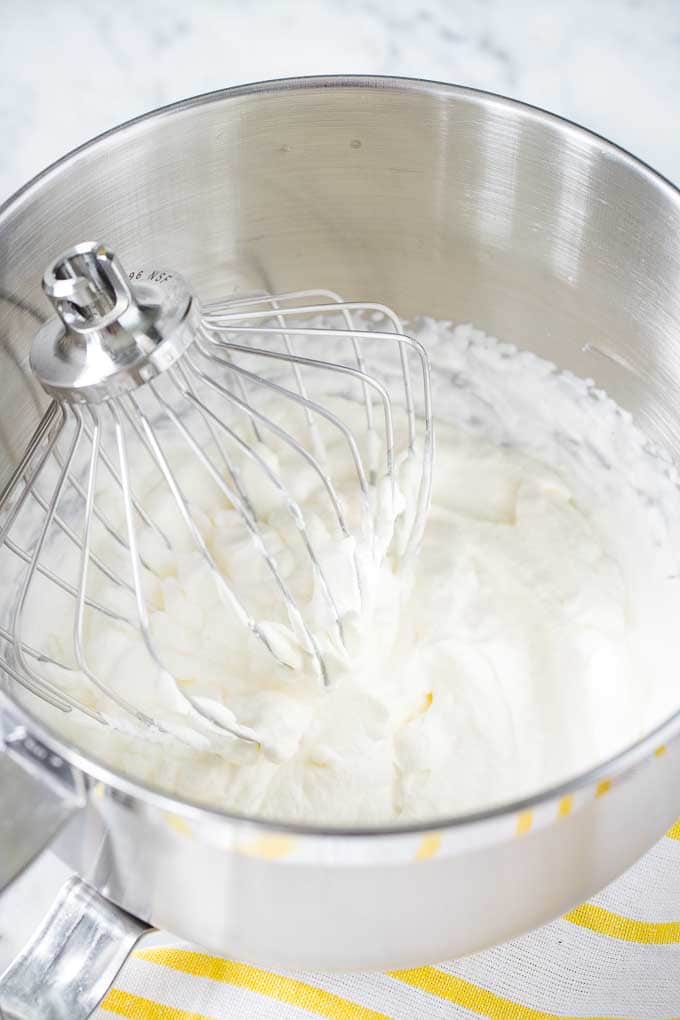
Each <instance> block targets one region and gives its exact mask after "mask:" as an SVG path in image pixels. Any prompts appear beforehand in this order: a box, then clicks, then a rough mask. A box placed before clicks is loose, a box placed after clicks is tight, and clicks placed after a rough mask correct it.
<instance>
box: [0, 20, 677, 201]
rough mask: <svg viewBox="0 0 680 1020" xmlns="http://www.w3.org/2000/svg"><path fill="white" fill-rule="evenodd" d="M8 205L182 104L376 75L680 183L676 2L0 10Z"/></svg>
mask: <svg viewBox="0 0 680 1020" xmlns="http://www.w3.org/2000/svg"><path fill="white" fill-rule="evenodd" d="M0 13H1V14H2V17H3V25H2V32H0V137H1V138H2V145H0V201H2V200H3V199H4V198H5V197H7V196H8V195H9V194H10V193H11V192H12V191H14V190H15V189H16V188H18V187H19V186H20V185H21V184H22V183H23V182H25V181H26V180H28V179H29V178H30V177H31V176H32V175H33V174H34V173H36V172H37V171H38V170H40V169H41V168H43V167H44V166H46V165H47V164H48V163H50V162H51V161H52V160H54V159H56V158H57V157H59V156H60V155H62V154H63V153H64V152H66V151H67V150H69V149H71V148H73V147H74V146H76V145H78V144H79V143H80V142H82V141H84V140H86V139H88V138H90V137H92V136H93V135H96V134H98V133H99V132H100V131H103V130H105V129H106V128H109V127H111V126H113V125H114V124H117V123H120V122H121V121H123V120H126V119H127V118H129V117H133V116H135V115H136V114H139V113H143V112H144V111H146V110H150V109H152V108H154V107H156V106H159V105H162V104H164V103H169V102H172V101H173V100H175V99H180V98H183V97H185V96H189V95H193V94H196V93H199V92H205V91H208V90H211V89H217V88H223V87H224V86H227V85H233V84H237V83H241V82H246V81H253V80H257V79H263V78H275V77H285V76H291V75H305V74H334V73H335V74H337V73H343V72H344V73H378V74H395V75H413V76H417V77H424V78H437V79H442V80H447V81H455V82H459V83H461V84H466V85H473V86H476V87H478V88H484V89H490V90H492V91H496V92H501V93H505V94H507V95H511V96H515V97H517V98H519V99H524V100H527V101H528V102H532V103H536V104H538V105H540V106H544V107H546V108H547V109H549V110H553V111H555V112H557V113H560V114H563V115H564V116H567V117H570V118H572V119H574V120H576V121H579V122H580V123H582V124H585V125H586V126H588V127H591V128H593V129H595V130H596V131H599V132H601V133H602V134H605V135H607V136H608V137H610V138H612V139H613V140H614V141H616V142H619V143H620V144H622V145H624V146H625V147H626V148H629V149H630V150H631V151H633V152H634V153H635V154H636V155H639V156H640V157H642V158H643V159H645V160H646V161H648V162H649V163H651V164H652V165H653V166H654V167H656V168H657V169H658V170H660V171H661V172H662V173H664V174H666V175H667V176H668V177H670V178H672V179H674V180H676V181H680V131H678V130H677V119H676V115H677V109H678V97H680V2H678V0H644V2H642V0H569V2H566V0H512V2H509V0H420V2H410V0H191V2H189V0H184V2H179V0H144V2H143V3H139V2H136V0H115V3H111V2H110V0H106V2H104V0H28V2H27V0H1V2H0Z"/></svg>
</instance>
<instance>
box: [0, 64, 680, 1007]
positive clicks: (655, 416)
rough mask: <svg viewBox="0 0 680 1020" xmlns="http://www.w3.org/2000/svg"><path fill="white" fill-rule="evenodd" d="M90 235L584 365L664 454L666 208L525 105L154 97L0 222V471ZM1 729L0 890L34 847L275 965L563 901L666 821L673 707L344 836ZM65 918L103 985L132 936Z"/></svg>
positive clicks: (497, 933) (594, 144)
mask: <svg viewBox="0 0 680 1020" xmlns="http://www.w3.org/2000/svg"><path fill="white" fill-rule="evenodd" d="M86 237H96V238H103V239H105V240H106V241H107V243H109V244H111V245H112V246H113V247H114V248H115V249H116V250H117V251H118V252H119V254H120V255H121V257H122V258H123V260H124V262H125V264H127V265H128V266H134V265H135V264H136V263H142V264H146V265H150V264H152V263H153V262H154V260H158V262H159V263H160V264H161V265H163V266H168V265H169V266H173V267H175V268H176V269H177V270H178V271H180V272H182V273H184V274H185V275H186V276H187V277H188V278H189V279H191V280H192V281H193V283H194V285H195V286H196V289H197V290H198V293H199V294H200V295H201V296H202V297H203V298H205V299H210V298H212V297H217V296H218V295H221V294H224V293H225V292H226V293H228V292H229V291H231V290H234V291H236V290H251V289H254V288H257V289H259V288H262V287H265V288H267V289H270V290H275V291H276V290H288V289H297V288H298V287H317V286H318V287H332V288H333V289H335V290H336V291H339V292H341V293H343V294H345V295H348V296H350V297H351V298H353V299H366V298H370V299H372V300H380V301H384V302H386V303H387V304H389V305H392V306H394V307H395V308H397V309H398V310H399V311H400V312H401V313H403V314H405V315H408V314H410V313H417V312H423V311H427V312H429V313H431V314H434V315H436V316H440V317H451V318H454V319H456V320H472V321H474V322H475V323H476V324H478V325H479V326H481V327H482V328H483V329H485V330H487V331H489V332H492V333H497V334H500V335H502V336H503V337H505V338H507V339H509V340H513V341H516V342H517V343H518V344H520V345H522V346H525V347H528V348H531V349H533V350H535V351H536V352H537V353H539V354H541V355H543V356H545V357H547V358H549V359H551V360H553V361H555V362H557V363H558V364H559V365H560V366H562V367H564V368H570V369H573V370H574V371H575V372H577V373H578V374H580V375H584V376H591V377H593V378H595V379H596V380H597V382H598V383H600V384H601V385H602V386H604V387H605V388H606V389H607V390H608V391H609V393H610V394H611V395H612V396H613V397H614V398H615V399H616V400H617V401H619V402H620V403H621V404H622V405H623V406H625V407H627V408H629V409H630V410H631V411H633V412H634V413H635V414H636V415H637V418H638V421H639V423H640V425H641V426H642V427H643V428H645V429H646V430H647V431H648V432H649V434H650V435H651V436H652V437H653V438H655V439H660V440H661V441H662V442H663V443H665V444H666V446H667V447H668V448H669V449H670V451H671V452H673V453H674V454H676V455H677V454H680V400H679V399H678V393H677V390H678V381H679V373H680V194H679V193H678V192H677V191H676V190H675V189H674V188H673V187H672V186H671V185H669V184H668V183H666V182H665V181H663V180H662V179H661V178H660V177H658V176H657V175H656V174H655V173H653V172H652V171H651V170H649V169H648V168H647V167H645V166H643V165H642V164H641V163H639V162H637V161H636V160H635V159H633V158H632V157H631V156H629V155H628V154H627V153H625V152H623V151H621V150H620V149H618V148H616V147H614V146H613V145H611V144H609V143H608V142H606V141H604V140H603V139H601V138H598V137H596V136H595V135H592V134H589V133H587V132H586V131H583V130H581V129H580V128H577V127H575V126H573V125H572V124H569V123H567V122H565V121H563V120H559V119H557V118H555V117H552V116H549V115H548V114H546V113H543V112H541V111H539V110H536V109H532V108H529V107H527V106H522V105H520V104H518V103H514V102H511V101H509V100H506V99H501V98H499V97H497V96H492V95H485V94H482V93H479V92H473V91H470V90H466V89H462V88H457V87H454V86H449V85H441V84H435V83H428V82H420V81H407V80H399V79H385V78H334V79H333V78H331V79H318V78H317V79H304V80H296V81H283V82H274V83H265V84H260V85H253V86H248V87H244V88H236V89H231V90H228V91H226V92H220V93H215V94H213V95H208V96H204V97H200V98H197V99H192V100H189V101H187V102H184V103H179V104H177V105H175V106H173V107H170V108H168V109H165V110H161V111H159V112H157V113H153V114H151V115H149V116H146V117H142V118H141V119H139V120H136V121H133V122H132V123H130V124H127V125H125V126H123V127H121V128H119V129H117V130H115V131H112V132H110V133H108V134H106V135H103V136H102V137H100V138H99V139H97V140H95V141H94V142H92V143H90V144H88V145H86V146H84V147H83V148H81V149H79V150H78V151H76V152H75V153H72V154H71V155H70V156H67V157H66V158H65V159H63V160H62V161H61V162H59V163H58V164H56V165H55V166H53V167H52V168H51V169H49V170H47V171H46V172H45V173H44V174H42V175H41V176H40V177H38V178H37V179H36V180H34V181H33V182H32V183H31V184H29V185H28V186H27V187H26V188H25V189H24V190H23V191H21V192H20V193H19V194H17V195H16V196H15V197H14V198H13V199H11V200H10V202H8V203H7V205H5V206H4V208H3V209H2V211H0V341H1V343H2V348H1V350H0V359H1V360H0V385H1V394H2V399H1V403H0V483H1V482H2V481H3V480H5V479H6V478H7V477H8V475H9V472H10V470H11V468H12V467H13V465H14V464H15V463H16V461H17V458H18V456H19V454H20V451H21V450H22V448H23V447H24V445H25V444H26V442H27V440H28V438H29V436H30V434H31V432H32V430H33V429H34V427H35V425H36V423H37V421H38V416H39V407H40V405H41V397H40V396H39V394H38V391H37V389H36V386H35V385H34V384H33V383H32V382H31V380H30V378H29V375H28V369H27V352H28V347H29V342H30V339H31V336H32V334H33V332H34V330H35V328H36V325H37V324H38V322H39V321H40V319H41V318H42V317H43V315H44V314H46V313H47V311H48V309H47V306H46V302H45V300H44V299H43V297H42V296H41V293H40V287H39V280H40V273H41V270H42V267H43V266H44V265H45V264H46V263H47V262H48V261H49V260H50V259H52V258H53V257H55V256H56V255H57V254H58V253H59V252H60V251H62V249H64V248H65V247H68V246H69V245H71V244H72V243H73V242H74V241H79V240H82V239H83V238H86ZM225 283H226V286H225ZM679 700H680V699H679ZM3 717H4V734H5V737H4V743H5V751H6V754H5V756H4V758H0V762H1V764H0V783H1V784H2V785H1V786H0V833H2V836H1V839H2V843H1V845H2V862H1V864H0V872H1V873H2V874H1V875H0V877H1V878H2V880H4V881H5V882H6V881H8V880H9V878H10V877H11V875H12V874H14V873H15V872H16V871H18V870H19V869H20V868H21V867H22V866H23V865H24V864H25V863H26V862H27V861H28V860H29V859H30V858H31V857H32V856H33V854H34V853H35V852H37V851H38V849H40V847H42V846H43V845H44V844H46V843H47V842H48V841H49V840H54V844H53V845H54V848H55V849H56V850H57V852H58V853H59V854H60V855H61V856H62V857H63V859H64V860H65V861H67V862H68V863H69V864H70V865H72V866H73V868H74V869H75V870H76V871H77V872H78V874H79V875H80V876H82V878H83V879H84V880H86V881H87V882H88V883H89V884H90V886H91V887H92V888H93V889H94V890H98V891H99V893H101V894H102V895H103V896H104V897H107V898H108V899H109V900H110V901H113V902H114V903H116V904H119V905H121V906H122V907H124V908H126V910H127V911H129V912H131V913H132V914H133V915H135V916H136V917H137V918H141V919H143V920H144V921H147V922H150V923H152V924H154V925H157V926H160V927H163V928H167V929H170V930H171V931H173V932H176V933H178V934H181V935H183V936H184V937H186V938H187V939H192V940H194V941H196V942H199V943H201V944H202V945H204V946H207V947H210V948H212V949H214V950H219V951H224V952H227V953H229V954H231V955H234V956H236V957H239V958H241V959H244V960H249V961H255V962H258V963H265V964H270V965H274V966H283V967H300V966H304V967H308V968H337V969H341V968H385V967H407V966H411V965H416V964H421V963H423V962H425V961H428V962H431V961H435V960H441V959H444V958H447V957H455V956H457V955H460V954H464V953H470V952H472V951H473V950H477V949H480V948H482V947H484V946H488V945H490V944H492V943H496V942H499V941H502V940H504V939H507V938H510V937H511V936H513V935H516V934H518V933H519V932H521V931H524V930H526V929H529V928H531V927H533V926H535V925H539V924H541V923H542V922H544V921H546V920H548V919H549V918H552V917H554V916H556V915H558V914H559V913H561V912H562V911H564V910H565V909H566V908H568V907H570V906H572V905H574V904H575V903H577V902H579V901H581V900H583V899H584V898H586V897H587V896H589V895H590V894H592V893H593V892H594V891H595V890H596V889H599V888H600V887H602V886H603V885H605V884H606V883H607V882H608V881H610V880H611V879H613V878H614V877H615V876H616V875H618V874H619V873H620V872H621V871H623V870H624V869H625V868H626V867H627V866H628V865H629V864H631V863H632V862H633V861H634V860H635V859H636V858H637V857H638V856H639V855H640V854H641V853H643V852H644V851H645V850H646V849H647V848H648V847H649V846H650V845H651V844H652V843H654V841H655V840H656V839H658V838H659V837H660V836H661V834H662V833H663V832H664V830H665V828H666V827H667V826H668V825H669V824H670V823H671V822H672V820H673V819H674V818H675V816H677V815H678V814H680V740H679V739H678V732H679V731H680V715H679V716H674V717H673V718H672V719H670V720H668V722H667V723H666V724H665V725H664V726H662V727H661V728H660V729H659V730H658V731H657V732H656V733H654V734H651V735H650V736H649V737H648V738H647V739H645V740H643V741H642V742H641V743H639V744H638V745H636V746H635V747H633V748H630V749H628V750H627V751H626V752H625V753H624V754H621V755H619V756H618V757H617V758H616V759H615V760H613V761H610V762H607V763H606V764H605V765H603V766H602V767H601V768H599V769H597V770H595V771H593V772H590V773H589V774H588V775H584V776H580V777H577V778H575V779H574V780H573V782H569V783H567V784H565V785H564V786H563V787H561V788H560V789H556V790H551V791H547V792H545V793H543V794H541V795H540V796H537V797H535V798H533V799H531V800H529V801H526V802H524V803H521V804H512V805H508V806H507V807H504V808H502V809H499V810H496V811H491V812H486V813H484V814H482V815H479V816H477V817H467V818H455V819H451V820H449V821H447V822H445V823H441V824H437V825H436V826H434V827H432V826H430V827H425V826H411V827H406V826H404V827H397V828H395V829H393V830H389V831H388V830H386V829H383V830H381V831H361V832H359V831H355V832H337V831H336V832H333V831H323V832H322V831H320V830H314V829H303V828H301V827H290V828H286V827H279V828H277V827H273V826H271V825H264V824H260V823H257V822H253V821H249V820H244V819H239V818H234V817H230V816H228V815H226V814H223V813H220V812H218V811H210V810H207V809H204V808H200V807H196V806H192V805H189V804H186V803H181V802H179V801H176V800H174V799H172V798H171V797H168V796H164V795H163V794H162V793H161V792H159V791H157V790H150V789H147V788H145V787H143V786H141V785H140V784H138V783H136V782H133V781H131V780H129V779H126V778H124V777H123V776H121V775H119V774H116V773H114V772H113V771H112V770H111V769H109V768H107V767H106V766H105V765H104V764H103V763H100V762H97V761H95V760H93V759H90V758H85V757H84V756H83V755H82V754H79V753H78V751H77V750H76V749H75V748H73V747H66V746H64V744H63V742H62V741H60V740H59V738H58V737H57V736H55V735H54V734H52V733H48V732H46V731H45V729H44V727H43V726H40V725H38V724H37V723H36V721H35V720H34V719H32V718H30V717H29V716H28V714H27V713H26V711H25V710H22V709H20V708H19V707H18V706H17V705H16V704H14V703H12V701H11V698H7V699H5V700H4V702H3ZM455 781H456V777H455V776H451V782H452V783H455ZM67 906H68V910H67V911H61V912H60V914H59V915H58V917H61V918H62V919H63V918H64V917H65V916H68V917H69V918H72V917H73V916H78V913H79V911H81V910H85V911H86V913H87V916H88V924H89V925H90V926H91V927H90V928H89V929H87V930H88V931H96V930H98V931H99V938H100V940H101V941H100V942H99V943H97V945H108V950H107V953H105V954H104V956H103V957H101V958H100V959H101V960H102V962H101V964H100V965H99V972H100V985H98V986H97V987H98V988H99V990H100V991H101V990H102V989H103V987H104V985H105V983H106V980H107V978H108V977H109V976H110V972H111V971H112V970H113V969H115V967H116V966H117V965H118V964H119V963H120V958H121V952H120V951H116V950H115V947H114V948H112V946H114V943H115V942H116V940H117V938H118V936H119V935H120V936H121V938H122V939H123V942H126V941H127V942H128V943H129V942H130V941H131V940H132V938H134V936H135V934H136V932H137V931H138V930H141V929H140V928H139V927H138V926H136V923H135V922H134V921H131V920H130V919H127V918H124V917H123V916H122V914H120V912H117V911H116V910H115V909H114V908H110V907H108V906H107V905H106V903H105V902H104V900H103V899H101V898H100V897H99V896H98V895H97V894H96V893H95V892H92V891H88V890H87V889H85V888H83V887H82V886H79V887H78V888H77V889H76V890H75V892H73V891H72V892H71V895H70V900H69V903H68V904H67ZM69 911H70V913H69ZM55 925H56V928H55ZM116 926H118V927H116ZM67 927H68V926H67ZM56 929H59V922H58V920H57V921H55V922H54V923H53V924H52V926H51V927H50V929H49V933H48V936H45V937H44V938H43V943H42V950H43V961H44V960H47V961H48V963H49V964H50V966H51V967H52V971H51V974H52V983H53V985H56V986H57V987H58V990H59V994H58V995H57V994H56V993H55V996H56V997H55V998H54V1001H53V1002H52V1005H51V1006H50V1008H51V1009H53V1013H50V1014H49V1015H53V1016H55V1017H56V1016H59V1015H64V1016H66V1015H68V1016H69V1017H70V1018H73V1017H75V1016H77V1015H81V1013H79V1012H78V1010H79V1009H80V1010H81V1012H82V1010H83V1009H84V1008H85V1007H84V1005H83V1002H85V1000H84V999H83V997H82V995H83V994H84V993H81V994H80V998H79V1000H78V1003H79V1004H75V1005H74V1002H75V1000H74V999H73V997H72V998H71V999H69V998H68V996H69V995H70V994H71V995H72V992H70V991H69V987H68V977H67V971H68V966H66V967H65V966H64V961H66V962H67V963H68V961H69V953H71V954H76V958H78V953H79V952H81V951H82V944H80V945H79V944H78V940H77V939H75V937H74V936H72V935H69V934H68V931H71V929H68V931H67V932H66V933H65V929H64V927H63V924H62V926H61V928H60V929H59V930H58V931H57V930H56ZM76 930H79V931H81V933H82V926H81V927H80V928H79V929H78V928H77V929H76ZM46 939H47V941H45V940H46ZM60 940H61V941H60ZM55 945H59V953H60V955H59V960H60V961H61V962H59V963H57V962H54V961H50V959H49V954H50V952H52V951H54V947H55ZM107 954H108V955H107ZM88 966H89V967H90V971H91V972H92V973H95V972H97V966H96V965H95V962H94V960H93V954H92V953H90V959H89V962H88ZM60 968H61V969H60ZM31 981H37V978H36V965H35V957H33V958H31V957H30V955H29V957H27V958H26V959H25V960H24V961H23V962H21V963H20V964H19V965H18V967H17V968H15V970H14V972H13V975H10V979H9V981H6V982H5V999H6V1001H10V998H11V996H12V995H13V996H14V998H13V999H12V1000H11V1001H12V1002H14V1006H13V1007H12V1008H14V1009H15V1011H16V1014H17V1015H21V1011H20V1006H18V1005H16V1003H17V1002H19V1001H20V999H21V997H22V995H24V997H25V995H26V993H27V990H28V993H29V994H30V982H31ZM60 982H61V984H60ZM43 994H45V993H43ZM0 1001H1V1000H0ZM55 1002H56V1005H55V1004H54V1003H55ZM60 1002H61V1003H62V1004H63V1003H67V1006H63V1007H60V1005H59V1003H60ZM68 1003H70V1005H68ZM60 1008H63V1009H67V1010H69V1009H70V1010H71V1011H70V1012H65V1013H64V1012H62V1013H60V1012H59V1009H60ZM41 1015H45V1016H47V1015H48V1012H47V1009H46V1010H45V1013H44V1014H41Z"/></svg>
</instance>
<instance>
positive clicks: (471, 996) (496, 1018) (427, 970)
mask: <svg viewBox="0 0 680 1020" xmlns="http://www.w3.org/2000/svg"><path fill="white" fill-rule="evenodd" d="M389 976H390V977H392V978H395V979H396V980H397V981H402V982H403V983H404V984H406V985H410V986H411V987H412V988H418V989H419V990H420V991H421V992H427V993H428V994H429V995H434V996H436V997H437V998H439V999H446V1000H447V1001H448V1002H453V1003H455V1005H456V1006H462V1007H463V1008H465V1009H470V1010H472V1011H473V1012H475V1013H478V1014H479V1016H483V1017H487V1018H488V1020H614V1018H613V1017H603V1016H599V1017H593V1016H590V1017H583V1016H581V1017H568V1016H566V1015H565V1014H563V1013H544V1012H543V1010H541V1009H532V1008H531V1006H523V1005H522V1004H521V1003H520V1002H514V1001H512V1000H511V999H506V998H504V997H503V996H501V995H496V994H495V992H490V991H488V990H487V989H486V988H482V987H481V985H475V984H472V982H471V981H465V980H464V979H463V978H459V977H456V976H455V975H454V974H445V973H444V971H442V970H438V969H437V968H436V967H418V968H417V970H395V971H392V972H391V973H390V975H389ZM420 1015H421V1016H426V1015H428V1014H427V1013H426V1012H425V1010H423V1012H422V1013H421V1014H420ZM617 1020H625V1018H622V1017H618V1018H617ZM676 1020H680V1018H676Z"/></svg>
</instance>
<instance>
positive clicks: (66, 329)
mask: <svg viewBox="0 0 680 1020" xmlns="http://www.w3.org/2000/svg"><path fill="white" fill-rule="evenodd" d="M42 286H43V290H44V292H45V294H46V295H47V297H48V298H49V300H50V302H51V303H52V306H53V308H54V310H55V311H56V313H57V318H53V319H50V320H49V321H48V322H47V323H45V325H44V326H43V327H42V329H40V331H39V332H38V333H37V334H36V336H35V338H34V341H33V344H32V347H31V354H30V364H31V368H32V370H33V372H34V374H35V375H36V377H37V378H38V380H39V381H40V383H41V384H42V386H43V388H44V389H45V390H46V391H47V393H49V394H50V395H51V396H53V397H55V398H56V399H57V400H65V401H70V402H73V403H76V402H77V403H88V404H97V403H101V402H102V401H105V400H110V399H112V398H114V397H117V396H120V395H121V394H123V393H127V392H130V391H131V390H134V389H136V388H137V387H138V386H141V385H142V384H144V383H146V382H149V380H150V379H153V378H154V377H155V376H157V375H159V374H160V373H162V372H164V371H166V370H167V369H168V368H170V367H171V366H172V365H174V364H175V362H176V361H177V360H178V359H179V358H181V356H182V355H183V354H184V352H185V351H186V350H187V348H188V347H189V346H190V345H191V344H192V343H193V341H194V339H195V336H196V332H197V330H198V328H199V325H200V315H199V311H198V305H197V302H196V301H195V299H194V297H193V295H192V294H191V291H190V290H189V287H188V286H187V284H186V283H185V282H184V280H183V279H182V277H181V276H179V275H178V274H177V273H170V272H167V271H164V270H158V269H157V270H151V271H138V272H136V273H131V274H130V275H129V276H128V275H127V274H126V273H125V271H124V269H123V267H122V266H121V264H120V262H119V260H118V258H117V257H116V255H115V254H114V253H113V252H112V251H111V249H110V248H107V247H106V246H105V245H103V244H99V243H97V242H93V241H88V242H85V243H83V244H78V245H76V246H75V247H73V248H70V249H69V250H68V251H66V252H64V253H63V254H62V255H60V256H59V258H57V259H55V261H54V262H52V263H51V265H50V266H49V267H48V268H47V270H46V271H45V273H44V276H43V281H42Z"/></svg>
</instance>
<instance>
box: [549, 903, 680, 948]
mask: <svg viewBox="0 0 680 1020" xmlns="http://www.w3.org/2000/svg"><path fill="white" fill-rule="evenodd" d="M564 919H565V921H571V923H572V924H577V925H579V927H581V928H589V929H590V931H594V932H597V933H598V935H608V936H609V937H610V938H612V939H621V940H622V941H624V942H640V943H646V944H648V945H671V944H673V943H676V942H680V921H636V920H634V919H633V918H631V917H623V916H622V915H621V914H614V913H613V912H612V911H611V910H606V909H605V908H604V907H598V906H597V905H596V904H595V903H582V904H581V906H580V907H577V908H576V910H572V911H570V912H569V913H568V914H565V915H564Z"/></svg>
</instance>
